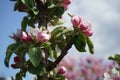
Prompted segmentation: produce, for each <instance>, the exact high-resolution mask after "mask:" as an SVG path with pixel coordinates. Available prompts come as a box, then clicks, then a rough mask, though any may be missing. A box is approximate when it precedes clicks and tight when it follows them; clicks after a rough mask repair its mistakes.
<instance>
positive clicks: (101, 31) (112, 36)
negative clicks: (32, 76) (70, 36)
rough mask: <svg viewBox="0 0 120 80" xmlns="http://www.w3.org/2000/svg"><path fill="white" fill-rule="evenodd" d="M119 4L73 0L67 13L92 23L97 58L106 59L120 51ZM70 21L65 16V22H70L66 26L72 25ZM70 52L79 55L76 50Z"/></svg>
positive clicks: (98, 0) (115, 1)
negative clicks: (79, 16)
mask: <svg viewBox="0 0 120 80" xmlns="http://www.w3.org/2000/svg"><path fill="white" fill-rule="evenodd" d="M119 3H120V1H119V0H109V1H108V0H73V3H72V4H71V6H70V8H69V10H68V11H67V13H68V12H69V13H71V14H78V15H81V16H83V17H85V18H86V19H88V20H90V21H91V22H92V24H93V26H94V27H93V31H94V35H93V37H92V40H93V43H94V45H95V56H99V57H103V56H105V58H106V57H108V56H109V55H111V54H112V53H115V52H116V50H118V49H120V44H119V41H120V37H119V34H120V22H119V21H120V15H119V14H120V10H119V9H118V8H119V7H120V6H119ZM69 20H70V18H69V17H66V15H65V21H68V22H67V23H66V25H70V21H69ZM70 51H71V52H70V53H73V52H74V53H78V52H77V51H76V50H75V49H74V48H73V49H72V50H70ZM119 52H120V51H119ZM80 55H81V54H80Z"/></svg>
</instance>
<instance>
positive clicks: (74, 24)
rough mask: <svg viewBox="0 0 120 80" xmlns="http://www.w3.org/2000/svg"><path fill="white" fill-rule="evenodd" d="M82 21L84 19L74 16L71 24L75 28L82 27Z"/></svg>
mask: <svg viewBox="0 0 120 80" xmlns="http://www.w3.org/2000/svg"><path fill="white" fill-rule="evenodd" d="M81 20H82V17H80V16H78V15H75V16H72V18H71V22H72V24H73V26H75V27H76V26H79V25H80V23H81Z"/></svg>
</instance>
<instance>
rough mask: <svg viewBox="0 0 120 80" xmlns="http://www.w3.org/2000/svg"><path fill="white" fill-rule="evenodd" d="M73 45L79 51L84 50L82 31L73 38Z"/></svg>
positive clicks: (84, 40)
mask: <svg viewBox="0 0 120 80" xmlns="http://www.w3.org/2000/svg"><path fill="white" fill-rule="evenodd" d="M74 45H75V48H76V49H77V50H78V51H79V52H86V50H85V47H86V37H85V36H84V35H83V34H82V33H79V35H77V36H75V38H74Z"/></svg>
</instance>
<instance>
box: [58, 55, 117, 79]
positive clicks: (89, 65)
mask: <svg viewBox="0 0 120 80" xmlns="http://www.w3.org/2000/svg"><path fill="white" fill-rule="evenodd" d="M115 66H117V64H116V63H115V62H109V63H104V62H103V59H95V58H93V57H91V56H88V57H87V58H82V57H80V58H78V59H77V60H76V59H75V58H74V57H69V58H67V59H63V60H62V61H61V63H60V64H59V66H58V67H57V68H58V70H59V68H62V70H61V73H62V72H63V73H64V71H66V72H65V73H64V74H63V75H64V76H66V78H67V80H103V79H104V77H103V76H104V74H108V73H111V70H112V69H113V68H114V67H115ZM64 68H65V69H64ZM105 80H106V79H105ZM107 80H110V79H107ZM113 80H116V79H113ZM118 80H119V79H118Z"/></svg>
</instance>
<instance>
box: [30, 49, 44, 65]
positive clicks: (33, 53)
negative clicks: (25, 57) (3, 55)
mask: <svg viewBox="0 0 120 80" xmlns="http://www.w3.org/2000/svg"><path fill="white" fill-rule="evenodd" d="M28 54H29V57H30V61H31V63H32V64H33V66H34V67H37V66H38V65H39V64H40V61H41V58H42V52H41V49H40V48H39V47H31V48H29V51H28Z"/></svg>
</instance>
